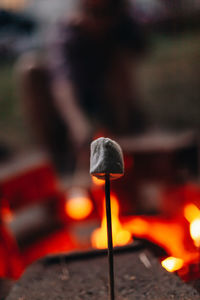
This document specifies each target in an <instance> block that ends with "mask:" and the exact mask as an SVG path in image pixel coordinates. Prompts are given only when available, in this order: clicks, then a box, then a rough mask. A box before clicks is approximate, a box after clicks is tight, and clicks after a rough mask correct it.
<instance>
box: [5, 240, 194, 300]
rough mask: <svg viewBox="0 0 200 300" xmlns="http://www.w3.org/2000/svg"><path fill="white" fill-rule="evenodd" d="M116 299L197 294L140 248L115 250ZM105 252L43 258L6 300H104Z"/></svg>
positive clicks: (186, 298)
mask: <svg viewBox="0 0 200 300" xmlns="http://www.w3.org/2000/svg"><path fill="white" fill-rule="evenodd" d="M114 260H115V271H116V272H115V275H116V277H115V280H116V299H126V300H133V299H137V300H143V299H145V300H153V299H154V300H155V299H156V300H157V299H159V300H169V299H177V300H180V299H181V300H196V299H199V294H198V293H197V291H196V290H194V289H193V288H192V287H190V286H188V285H186V284H184V283H183V282H181V280H180V279H179V278H178V277H177V276H176V275H173V274H170V273H168V272H167V271H165V270H164V269H163V268H162V267H161V266H160V264H159V263H158V260H157V259H156V258H155V257H154V256H153V255H152V254H150V252H148V251H146V250H145V248H144V247H143V246H142V244H138V243H136V242H134V243H133V245H132V246H128V247H127V246H126V247H120V248H117V249H115V255H114ZM107 267H108V266H107V257H106V252H105V251H104V250H93V251H90V252H86V253H76V254H75V253H73V254H69V255H62V256H61V255H58V256H54V257H47V258H44V259H42V260H40V261H38V262H36V263H34V264H33V265H32V266H31V267H29V268H28V269H27V271H26V272H25V274H24V275H23V276H22V278H21V279H20V280H19V282H17V283H16V285H15V286H14V287H13V289H12V290H11V293H10V295H9V296H8V297H7V299H6V300H19V299H20V300H22V299H23V300H27V299H31V300H38V299H48V300H55V299H60V300H62V299H63V300H64V299H75V300H76V299H77V300H78V299H83V300H84V299H91V300H92V299H95V300H96V299H102V300H104V299H107V298H108V286H107Z"/></svg>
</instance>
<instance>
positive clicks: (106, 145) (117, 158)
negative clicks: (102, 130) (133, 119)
mask: <svg viewBox="0 0 200 300" xmlns="http://www.w3.org/2000/svg"><path fill="white" fill-rule="evenodd" d="M123 173H124V162H123V154H122V150H121V147H120V146H119V145H118V144H117V143H116V142H114V141H112V140H111V139H108V138H103V137H102V138H99V139H97V140H95V141H93V142H92V144H91V154H90V174H91V175H93V176H95V177H97V178H100V179H104V180H105V200H106V219H107V238H108V264H109V295H110V300H114V299H115V292H114V263H113V240H112V215H111V205H110V180H112V179H117V178H119V177H121V176H122V175H123Z"/></svg>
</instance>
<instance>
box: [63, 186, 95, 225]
mask: <svg viewBox="0 0 200 300" xmlns="http://www.w3.org/2000/svg"><path fill="white" fill-rule="evenodd" d="M92 210H93V203H92V201H91V199H90V198H89V196H88V194H87V193H86V192H85V190H83V189H79V188H76V189H73V190H72V191H71V192H70V193H69V197H68V199H67V201H66V204H65V211H66V214H67V215H68V216H69V217H70V218H72V219H74V220H82V219H85V218H87V217H88V216H89V215H90V213H91V212H92Z"/></svg>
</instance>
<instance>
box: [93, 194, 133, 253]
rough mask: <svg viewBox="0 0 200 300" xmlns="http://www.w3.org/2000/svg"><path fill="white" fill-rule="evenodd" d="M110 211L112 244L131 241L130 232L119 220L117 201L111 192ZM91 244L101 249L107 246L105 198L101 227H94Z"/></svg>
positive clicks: (123, 243)
mask: <svg viewBox="0 0 200 300" xmlns="http://www.w3.org/2000/svg"><path fill="white" fill-rule="evenodd" d="M111 212H112V234H113V246H122V245H126V244H128V243H129V242H130V241H131V233H130V232H129V231H127V230H125V229H124V228H123V225H122V224H121V222H120V220H119V203H118V200H117V198H116V196H114V195H113V194H112V195H111ZM91 242H92V246H93V247H94V248H98V249H103V248H106V247H107V226H106V209H105V199H104V206H103V218H102V221H101V227H100V228H98V229H96V230H95V231H94V232H93V233H92V236H91Z"/></svg>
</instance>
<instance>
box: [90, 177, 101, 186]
mask: <svg viewBox="0 0 200 300" xmlns="http://www.w3.org/2000/svg"><path fill="white" fill-rule="evenodd" d="M92 182H93V184H95V185H99V186H102V185H104V180H103V179H98V178H97V177H95V176H92Z"/></svg>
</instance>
